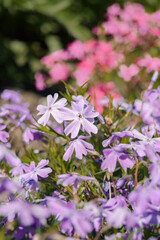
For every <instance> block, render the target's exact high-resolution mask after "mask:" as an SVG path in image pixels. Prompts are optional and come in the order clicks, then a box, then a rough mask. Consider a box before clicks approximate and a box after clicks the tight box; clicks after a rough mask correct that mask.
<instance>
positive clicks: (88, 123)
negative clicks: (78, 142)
mask: <svg viewBox="0 0 160 240" xmlns="http://www.w3.org/2000/svg"><path fill="white" fill-rule="evenodd" d="M71 107H72V109H65V110H64V115H63V120H69V121H72V122H71V123H69V124H68V126H67V127H66V128H65V130H64V132H65V134H66V135H69V134H71V138H75V137H77V135H78V133H79V131H80V130H82V131H83V132H84V131H86V132H87V133H88V134H90V133H94V134H96V133H97V132H98V129H97V127H96V126H95V125H94V124H93V123H94V118H95V117H97V116H98V115H99V113H98V112H96V111H95V110H94V108H93V106H92V105H91V104H88V105H86V103H85V102H84V100H80V101H79V102H72V103H71Z"/></svg>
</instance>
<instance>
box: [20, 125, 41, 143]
mask: <svg viewBox="0 0 160 240" xmlns="http://www.w3.org/2000/svg"><path fill="white" fill-rule="evenodd" d="M42 136H43V134H42V133H40V132H37V131H35V130H33V129H29V128H26V130H25V131H24V133H23V140H24V142H26V143H30V142H32V141H35V140H40V139H42Z"/></svg>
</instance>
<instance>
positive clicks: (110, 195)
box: [108, 180, 112, 199]
mask: <svg viewBox="0 0 160 240" xmlns="http://www.w3.org/2000/svg"><path fill="white" fill-rule="evenodd" d="M108 185H109V186H108V187H109V199H111V198H112V191H111V182H110V180H109V182H108Z"/></svg>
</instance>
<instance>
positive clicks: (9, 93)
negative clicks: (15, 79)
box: [1, 89, 21, 103]
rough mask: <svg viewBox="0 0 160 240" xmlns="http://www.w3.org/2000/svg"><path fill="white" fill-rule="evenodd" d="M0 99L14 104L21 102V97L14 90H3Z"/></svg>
mask: <svg viewBox="0 0 160 240" xmlns="http://www.w3.org/2000/svg"><path fill="white" fill-rule="evenodd" d="M1 98H2V99H4V100H8V101H11V102H15V103H20V102H21V95H20V94H19V93H18V92H16V91H14V90H9V89H5V90H4V91H3V92H2V93H1Z"/></svg>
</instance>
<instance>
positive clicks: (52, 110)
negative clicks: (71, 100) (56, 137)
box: [37, 93, 67, 126]
mask: <svg viewBox="0 0 160 240" xmlns="http://www.w3.org/2000/svg"><path fill="white" fill-rule="evenodd" d="M57 98H58V93H55V94H54V97H52V95H48V96H47V106H44V105H38V106H37V110H38V111H39V113H38V115H43V116H42V117H41V118H40V119H39V120H38V123H40V124H42V125H44V126H45V125H46V124H47V122H48V120H49V118H50V115H52V116H53V117H54V119H55V120H56V121H57V122H58V123H62V122H63V120H62V112H61V109H62V108H63V107H64V106H65V105H66V102H67V100H66V99H65V98H62V99H60V100H58V101H57V102H56V100H57Z"/></svg>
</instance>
